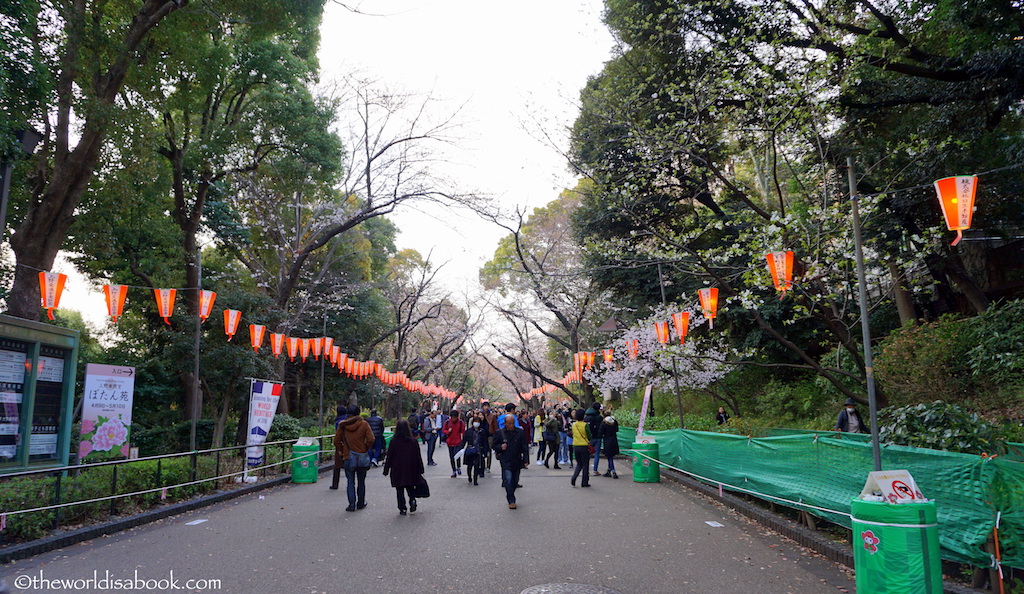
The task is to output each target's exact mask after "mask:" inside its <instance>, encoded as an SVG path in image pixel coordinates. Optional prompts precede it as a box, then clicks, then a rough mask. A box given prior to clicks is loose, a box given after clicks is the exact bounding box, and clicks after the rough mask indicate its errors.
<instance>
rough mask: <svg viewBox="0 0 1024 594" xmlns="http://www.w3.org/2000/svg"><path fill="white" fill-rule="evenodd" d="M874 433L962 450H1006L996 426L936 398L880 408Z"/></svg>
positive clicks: (894, 440)
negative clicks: (914, 403) (908, 404)
mask: <svg viewBox="0 0 1024 594" xmlns="http://www.w3.org/2000/svg"><path fill="white" fill-rule="evenodd" d="M878 425H879V426H878V437H879V440H881V441H883V442H885V443H892V444H896V445H905V446H914V447H920V448H931V449H933V450H946V451H950V452H962V453H965V454H983V453H988V454H996V453H1003V452H1005V451H1006V447H1005V445H1004V444H1003V435H1002V432H1001V430H1000V428H999V427H996V426H995V425H993V424H991V423H989V422H988V421H985V420H984V419H982V418H981V417H979V416H978V414H977V413H968V412H967V411H965V410H964V409H963V408H961V407H959V406H957V405H955V404H949V403H946V402H942V401H939V400H936V401H935V402H932V403H928V404H916V405H910V406H902V407H897V408H888V409H886V410H884V411H882V414H881V416H880V418H879V421H878Z"/></svg>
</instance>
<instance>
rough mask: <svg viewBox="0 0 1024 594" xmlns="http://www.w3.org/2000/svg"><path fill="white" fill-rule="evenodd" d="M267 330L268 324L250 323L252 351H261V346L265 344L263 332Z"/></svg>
mask: <svg viewBox="0 0 1024 594" xmlns="http://www.w3.org/2000/svg"><path fill="white" fill-rule="evenodd" d="M266 331H267V327H266V326H259V325H257V324H249V343H250V344H252V352H254V353H258V352H260V347H261V346H263V333H264V332H266Z"/></svg>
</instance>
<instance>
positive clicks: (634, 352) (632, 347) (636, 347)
mask: <svg viewBox="0 0 1024 594" xmlns="http://www.w3.org/2000/svg"><path fill="white" fill-rule="evenodd" d="M626 350H627V351H629V358H630V359H636V358H637V356H639V355H640V341H639V340H627V341H626Z"/></svg>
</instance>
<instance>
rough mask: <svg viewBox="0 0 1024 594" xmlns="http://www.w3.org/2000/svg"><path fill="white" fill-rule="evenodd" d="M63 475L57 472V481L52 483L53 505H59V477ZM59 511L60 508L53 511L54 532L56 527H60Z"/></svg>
mask: <svg viewBox="0 0 1024 594" xmlns="http://www.w3.org/2000/svg"><path fill="white" fill-rule="evenodd" d="M63 475H64V473H63V472H58V473H57V480H56V481H54V483H53V504H54V505H60V479H61V476H63ZM60 510H61V508H59V507H58V508H57V509H55V510H53V529H54V530H56V529H57V526H59V525H60Z"/></svg>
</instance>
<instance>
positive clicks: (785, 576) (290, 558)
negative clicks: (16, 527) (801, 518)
mask: <svg viewBox="0 0 1024 594" xmlns="http://www.w3.org/2000/svg"><path fill="white" fill-rule="evenodd" d="M438 453H439V454H440V453H441V452H440V449H439V451H438ZM446 455H447V454H445V456H446ZM437 461H438V462H439V463H440V465H439V466H432V467H428V469H427V478H428V481H429V482H430V486H431V491H432V497H430V498H429V499H426V500H421V502H420V506H419V511H417V512H416V513H415V514H410V515H409V516H399V515H398V509H397V506H396V503H395V493H394V489H392V488H391V487H390V483H388V482H387V481H388V479H387V477H384V476H382V475H381V473H380V470H379V469H374V470H371V472H370V474H369V476H368V477H367V500H368V503H369V506H368V507H367V508H366V509H363V510H360V511H358V512H354V513H350V512H345V511H344V508H345V506H346V505H347V501H346V497H345V491H344V479H343V480H342V488H341V489H340V490H338V491H331V490H328V488H327V486H328V483H329V481H328V482H325V481H324V480H323V479H324V476H321V480H320V481H319V482H318V483H315V484H308V485H288V486H283V487H276V488H273V489H268V490H266V491H263V492H260V493H258V494H253V495H249V496H245V497H241V498H239V499H236V500H232V501H231V502H228V503H224V504H220V505H217V506H213V507H209V508H205V509H201V510H198V511H195V512H191V513H188V514H184V515H182V516H177V517H174V518H170V519H166V520H162V521H159V522H156V523H153V524H149V525H146V526H142V527H139V528H136V529H133V530H129V531H126V532H124V533H121V534H117V535H114V536H110V537H106V538H102V539H97V540H93V541H90V542H85V543H82V544H79V545H75V546H72V547H68V548H66V549H63V550H59V551H54V552H52V553H47V554H44V555H39V556H37V557H34V558H31V559H25V560H22V561H18V562H15V563H13V564H11V565H7V566H5V567H2V568H0V571H2V575H3V579H4V580H5V581H6V582H7V583H8V585H9V586H11V585H13V586H16V587H15V588H14V591H16V592H18V591H20V592H37V591H51V592H52V591H61V590H60V589H56V588H54V589H49V590H43V589H33V588H31V587H24V586H26V585H31V584H30V580H36V585H39V583H38V578H40V577H41V578H44V579H46V580H57V579H78V580H85V579H88V578H92V577H93V576H94V572H98V573H97V575H98V576H99V577H100V578H101V579H102V578H104V577H105V576H109V577H110V578H111V579H128V580H133V579H135V578H136V576H137V578H138V579H140V580H150V581H149V582H148V584H149V585H157V583H156V580H167V579H169V578H170V575H171V572H173V576H174V579H176V580H178V584H179V586H181V587H184V586H185V585H187V584H186V580H190V579H199V580H220V589H219V590H215V591H219V592H230V593H272V592H273V593H284V594H291V593H295V594H303V593H318V592H342V593H364V592H373V593H384V592H396V593H428V592H465V593H477V592H480V593H484V592H486V593H490V592H508V593H514V594H518V593H519V592H522V591H523V590H524V589H527V588H530V587H531V586H537V585H540V584H578V585H580V584H589V585H594V586H601V587H604V588H609V589H612V590H615V591H618V592H622V593H624V594H633V593H636V594H649V593H660V592H664V593H672V594H675V593H683V592H701V593H709V592H710V593H732V592H735V593H744V594H749V593H759V594H760V593H766V594H772V593H780V594H781V593H790V592H792V593H800V594H803V593H819V592H821V593H833V592H853V591H854V585H853V580H852V579H851V578H850V577H849V576H848V575H847V573H846V572H845V571H844V570H843V568H841V567H839V566H837V565H835V564H833V563H832V562H830V561H828V560H827V559H825V558H823V557H821V556H819V555H817V554H815V553H812V552H810V551H808V550H806V549H802V548H801V547H799V546H797V545H795V544H794V543H792V542H790V541H787V540H785V539H783V538H782V537H780V536H778V535H776V534H774V533H771V532H769V531H767V530H765V529H763V528H761V527H760V526H758V525H756V524H753V523H751V522H749V521H748V520H746V519H745V518H743V517H741V516H738V515H736V514H734V513H731V512H729V511H728V510H727V509H726V508H724V507H722V506H720V505H717V504H714V503H712V502H710V501H707V500H705V499H703V498H701V497H699V496H697V495H694V494H693V493H692V492H690V491H687V490H685V489H682V488H680V487H677V486H673V485H672V484H671V483H659V484H641V483H634V482H633V481H632V473H631V472H630V468H629V466H628V465H627V464H626V463H625V462H624V461H619V462H618V465H619V476H620V478H619V479H618V480H613V479H611V478H605V477H592V478H591V483H592V485H593V487H592V488H590V489H581V488H579V487H576V488H573V487H571V486H570V485H569V476H570V472H571V471H569V470H568V468H566V467H563V469H562V470H553V469H552V470H548V469H546V468H544V467H543V466H540V467H537V466H534V465H531V466H530V469H529V470H526V471H524V472H523V474H522V480H521V482H522V484H523V485H524V488H523V489H520V490H519V492H518V494H517V495H518V499H519V509H518V510H514V511H513V510H509V509H508V508H507V505H506V503H505V497H504V491H503V490H502V489H501V488H500V482H501V480H500V473H498V472H497V464H496V463H495V466H494V467H495V471H496V472H495V473H494V474H493V475H490V474H489V475H487V476H486V477H485V478H484V479H483V480H482V481H481V484H480V486H478V487H474V486H472V485H470V484H469V483H468V481H467V480H466V479H465V477H459V478H457V479H451V478H449V474H450V472H449V467H448V461H447V459H442V458H441V457H439V458H438V459H437ZM601 469H602V471H603V470H604V461H603V460H602V463H601ZM328 478H329V475H328ZM718 524H720V526H719V525H718ZM108 572H109V573H108ZM137 583H138V582H137ZM48 585H50V586H53V585H54V583H53V582H50V583H49V584H48ZM74 585H77V586H82V585H85V584H82V583H79V584H74ZM102 585H103V584H102V583H101V584H99V586H100V587H95V586H93V585H91V584H90V585H89V586H90V587H88V588H81V587H79V588H77V589H75V588H68V589H65V590H64V591H69V592H70V591H75V592H83V591H88V592H106V591H110V589H104V588H102ZM199 585H200V586H201V585H203V584H199ZM161 590H162V591H166V590H163V589H161ZM182 591H188V590H182ZM191 591H214V590H201V589H197V588H193V589H192V590H191ZM566 591H567V590H566Z"/></svg>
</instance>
